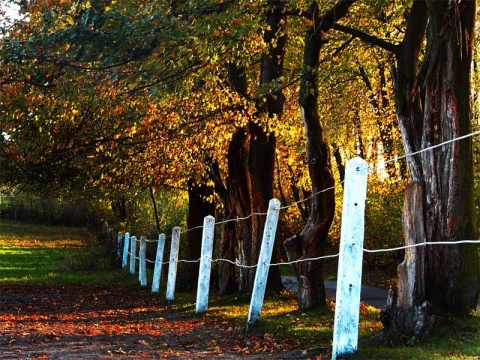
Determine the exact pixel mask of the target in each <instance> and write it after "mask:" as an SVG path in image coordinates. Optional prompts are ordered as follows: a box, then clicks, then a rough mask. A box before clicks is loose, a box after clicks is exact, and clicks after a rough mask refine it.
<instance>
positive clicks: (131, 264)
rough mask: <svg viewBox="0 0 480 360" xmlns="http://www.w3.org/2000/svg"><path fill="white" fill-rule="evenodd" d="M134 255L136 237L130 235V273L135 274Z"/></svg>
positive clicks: (135, 254)
mask: <svg viewBox="0 0 480 360" xmlns="http://www.w3.org/2000/svg"><path fill="white" fill-rule="evenodd" d="M135 256H137V238H136V237H135V236H132V238H131V239H130V274H132V275H133V274H135V265H136V259H135Z"/></svg>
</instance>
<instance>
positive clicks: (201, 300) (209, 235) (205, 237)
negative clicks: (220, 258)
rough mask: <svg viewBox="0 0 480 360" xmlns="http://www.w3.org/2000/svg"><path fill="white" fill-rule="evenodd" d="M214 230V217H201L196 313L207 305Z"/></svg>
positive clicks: (202, 310) (203, 309)
mask: <svg viewBox="0 0 480 360" xmlns="http://www.w3.org/2000/svg"><path fill="white" fill-rule="evenodd" d="M214 230H215V218H214V217H213V216H211V215H208V216H206V217H205V218H204V219H203V233H202V255H201V258H200V271H199V272H198V289H197V302H196V306H195V311H196V312H197V313H201V312H205V311H207V307H208V291H209V288H210V272H211V269H212V253H213V236H214V235H213V233H214Z"/></svg>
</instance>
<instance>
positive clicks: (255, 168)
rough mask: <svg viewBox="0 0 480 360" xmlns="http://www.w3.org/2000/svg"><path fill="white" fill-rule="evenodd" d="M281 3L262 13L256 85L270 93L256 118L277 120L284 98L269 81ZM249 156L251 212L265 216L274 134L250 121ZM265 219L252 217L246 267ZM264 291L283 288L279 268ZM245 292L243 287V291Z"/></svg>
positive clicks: (274, 71)
mask: <svg viewBox="0 0 480 360" xmlns="http://www.w3.org/2000/svg"><path fill="white" fill-rule="evenodd" d="M284 6H285V4H284V1H278V0H273V1H268V2H267V10H266V17H267V18H266V23H267V26H268V27H267V28H266V30H265V35H264V41H265V43H266V44H267V46H268V51H267V53H266V54H264V55H263V57H262V64H261V66H262V67H261V72H260V85H265V86H268V87H269V88H270V90H269V91H268V92H267V93H266V94H265V97H264V98H265V102H263V99H262V100H260V101H259V103H258V104H257V110H258V112H257V115H258V116H259V117H261V116H264V115H266V116H267V117H268V119H271V118H275V119H276V121H280V120H281V116H282V112H283V104H284V102H285V98H284V95H283V93H282V91H281V90H277V89H275V87H278V85H274V84H273V82H274V81H275V80H277V79H279V78H280V77H281V76H282V74H283V60H284V57H285V42H286V37H285V34H284V32H285V26H286V16H285V12H284ZM249 130H250V153H249V161H248V169H249V172H250V180H251V212H252V214H256V213H266V212H267V209H268V202H269V201H270V199H272V197H273V181H274V169H275V149H276V139H275V135H274V134H273V133H271V132H269V131H268V129H265V128H264V127H263V126H260V125H259V124H258V123H255V122H250V124H249ZM265 220H266V217H265V216H259V215H254V216H252V241H251V244H250V245H251V246H249V249H248V250H249V253H247V251H245V252H244V255H245V256H248V257H249V258H248V259H247V258H245V260H246V261H247V262H246V265H254V264H256V263H257V261H258V255H259V252H260V246H261V242H262V237H263V228H264V225H265ZM272 262H276V253H274V254H273V255H272ZM244 272H246V273H248V275H247V274H246V275H247V278H246V279H245V280H246V281H247V284H248V290H251V289H252V287H253V281H254V279H255V273H256V268H251V269H245V270H244ZM267 288H268V289H270V290H273V289H281V288H283V286H282V282H281V278H280V269H279V268H278V267H276V266H275V267H271V268H270V271H269V276H268V281H267ZM245 290H247V288H245Z"/></svg>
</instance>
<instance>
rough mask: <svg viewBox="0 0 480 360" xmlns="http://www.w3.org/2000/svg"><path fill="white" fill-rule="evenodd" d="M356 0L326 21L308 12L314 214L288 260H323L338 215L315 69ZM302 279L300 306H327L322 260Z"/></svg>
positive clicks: (303, 91)
mask: <svg viewBox="0 0 480 360" xmlns="http://www.w3.org/2000/svg"><path fill="white" fill-rule="evenodd" d="M353 2H354V1H339V2H338V3H337V4H336V5H335V6H334V7H333V8H331V9H330V10H329V11H328V12H327V13H326V14H325V16H323V17H320V16H319V14H318V12H319V9H318V4H317V2H316V1H313V2H312V4H311V5H310V7H309V10H308V16H309V19H310V20H311V21H312V24H313V25H312V26H310V27H309V28H308V29H307V32H306V35H305V49H304V57H303V70H304V74H305V75H304V76H303V78H302V82H301V87H300V98H299V104H300V107H301V110H302V116H303V121H304V126H305V132H306V138H307V161H308V171H309V175H310V179H311V182H312V192H313V194H315V195H314V196H313V197H312V198H311V212H310V217H309V219H308V221H307V224H306V225H305V227H304V228H303V230H302V232H301V233H300V234H299V235H295V236H293V237H291V238H289V239H287V240H285V242H284V247H285V250H286V253H287V257H288V260H289V261H294V260H300V259H308V258H314V257H319V256H322V255H324V254H325V244H326V239H327V235H328V230H329V229H330V225H331V223H332V220H333V216H334V212H335V193H334V191H333V190H330V191H328V190H327V191H324V190H326V189H328V188H330V187H333V186H334V178H333V173H332V165H331V162H330V150H329V147H328V144H327V143H326V141H325V138H324V132H323V128H322V126H321V124H320V118H319V113H318V85H317V83H318V78H317V75H316V72H315V71H312V69H315V68H316V67H317V65H318V61H319V57H320V50H321V48H322V45H323V43H324V41H325V39H324V32H326V31H328V30H329V29H331V28H332V27H333V25H334V24H335V22H336V21H337V20H338V19H341V18H342V17H344V16H345V15H346V14H347V12H348V9H349V7H350V6H351V5H352V4H353ZM292 267H293V269H294V271H295V275H296V277H297V280H298V284H299V290H298V306H299V308H300V309H309V308H313V307H318V306H323V305H325V301H326V298H325V285H324V276H323V262H322V261H304V262H299V263H296V264H294V265H293V266H292Z"/></svg>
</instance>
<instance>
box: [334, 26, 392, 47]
mask: <svg viewBox="0 0 480 360" xmlns="http://www.w3.org/2000/svg"><path fill="white" fill-rule="evenodd" d="M333 29H335V30H338V31H341V32H343V33H346V34H350V35H352V36H354V37H356V38H359V39H360V40H362V41H364V42H366V43H368V44H371V45H375V46H378V47H380V48H382V49H384V50H386V51H388V52H390V53H393V54H397V52H398V49H399V45H395V44H392V43H389V42H388V41H385V40H383V39H380V38H378V37H376V36H373V35H370V34H367V33H365V32H363V31H361V30H357V29H354V28H351V27H349V26H345V25H341V24H337V23H335V24H334V25H333Z"/></svg>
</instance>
